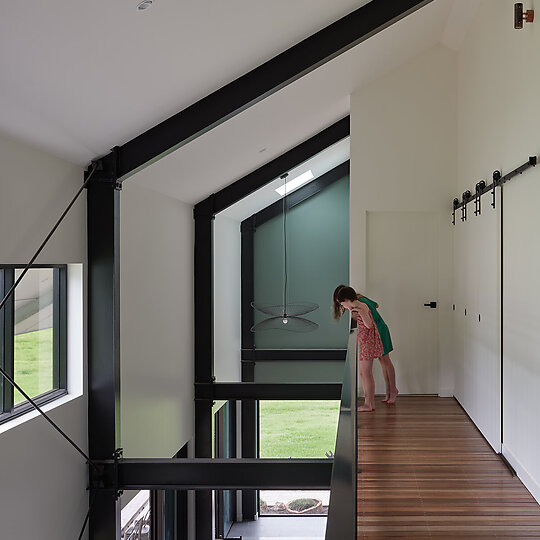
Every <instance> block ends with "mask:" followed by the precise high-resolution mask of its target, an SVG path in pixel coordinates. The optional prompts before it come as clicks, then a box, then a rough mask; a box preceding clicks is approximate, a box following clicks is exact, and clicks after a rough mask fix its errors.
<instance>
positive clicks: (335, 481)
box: [325, 329, 358, 540]
mask: <svg viewBox="0 0 540 540" xmlns="http://www.w3.org/2000/svg"><path fill="white" fill-rule="evenodd" d="M357 344H358V338H357V330H356V329H353V330H351V331H350V334H349V343H348V347H347V358H346V361H345V371H344V375H343V387H342V390H341V406H340V410H339V423H338V431H337V438H336V451H335V454H334V466H333V469H332V482H331V491H330V505H329V507H328V521H327V522H326V536H325V538H326V540H356V484H357V478H358V466H357V454H356V452H357V444H356V440H357V428H356V410H357V406H356V404H357V389H356V377H357V365H358V363H357V361H356V360H357V347H358V345H357Z"/></svg>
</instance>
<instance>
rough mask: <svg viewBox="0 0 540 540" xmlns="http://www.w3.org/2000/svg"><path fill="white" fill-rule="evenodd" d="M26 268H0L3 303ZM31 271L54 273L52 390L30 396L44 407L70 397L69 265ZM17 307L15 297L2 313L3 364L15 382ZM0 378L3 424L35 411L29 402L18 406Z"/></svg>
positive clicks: (0, 359)
mask: <svg viewBox="0 0 540 540" xmlns="http://www.w3.org/2000/svg"><path fill="white" fill-rule="evenodd" d="M24 268H25V266H24V265H14V264H0V299H3V298H4V297H5V295H6V293H7V292H8V291H9V290H10V288H11V287H12V286H13V283H14V282H15V271H16V270H22V269H24ZM30 268H31V269H41V268H52V269H53V384H52V386H53V387H52V389H51V390H48V391H47V392H44V393H43V394H40V395H38V396H36V397H32V396H31V397H32V400H33V401H34V402H35V403H36V404H37V405H39V406H41V405H45V404H46V403H50V402H51V401H54V400H56V399H58V398H59V397H62V396H64V395H66V394H67V265H66V264H58V265H51V264H49V265H44V264H36V265H32V266H31V267H30ZM14 306H15V293H13V294H12V295H11V296H10V298H9V299H8V301H7V302H6V304H5V306H4V307H3V308H2V309H1V310H0V363H1V365H2V368H3V369H4V371H6V373H8V375H10V376H11V377H12V378H14V367H15V366H14V365H15V340H14V336H15V316H14V315H15V307H14ZM0 378H1V381H0V424H3V423H5V422H8V421H9V420H13V419H14V418H18V417H19V416H22V415H23V414H26V413H27V412H30V411H32V410H34V407H33V405H32V404H31V403H30V402H29V401H28V400H25V401H23V402H21V403H18V404H17V405H15V404H14V394H15V393H14V389H13V386H12V385H11V383H9V382H8V381H7V380H6V379H5V378H4V377H2V376H1V375H0ZM23 390H24V387H23Z"/></svg>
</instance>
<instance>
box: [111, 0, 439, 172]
mask: <svg viewBox="0 0 540 540" xmlns="http://www.w3.org/2000/svg"><path fill="white" fill-rule="evenodd" d="M431 1H433V0H392V1H389V0H372V1H371V2H368V3H367V4H365V5H364V6H362V7H360V8H358V9H357V10H355V11H353V12H352V13H349V14H348V15H346V16H345V17H342V18H341V19H339V20H338V21H336V22H335V23H333V24H331V25H329V26H327V27H326V28H324V29H322V30H320V31H319V32H316V33H315V34H313V35H311V36H309V37H308V38H306V39H304V40H303V41H301V42H300V43H297V44H296V45H294V46H293V47H291V48H289V49H287V50H286V51H284V52H282V53H281V54H279V55H277V56H275V57H274V58H272V59H271V60H268V61H267V62H265V63H264V64H262V65H260V66H258V67H257V68H255V69H253V70H251V71H249V72H248V73H246V74H245V75H242V76H241V77H239V78H238V79H236V80H234V81H232V82H230V83H229V84H227V85H225V86H223V87H222V88H220V89H219V90H216V91H215V92H213V93H211V94H209V95H208V96H206V97H204V98H203V99H201V100H199V101H197V102H196V103H194V104H192V105H190V106H189V107H187V108H186V109H184V110H182V111H180V112H179V113H177V114H175V115H174V116H171V117H170V118H168V119H167V120H165V121H163V122H161V123H160V124H158V125H156V126H154V127H153V128H151V129H149V130H148V131H146V132H145V133H143V134H141V135H139V136H138V137H136V138H134V139H132V140H131V141H129V142H127V143H126V144H124V145H123V146H122V147H120V152H119V158H120V159H119V169H118V170H119V176H121V177H123V176H126V175H129V174H132V173H134V172H135V171H136V170H137V169H139V168H142V167H143V166H145V165H147V164H148V163H150V162H152V161H155V160H157V159H159V158H160V157H162V156H164V155H166V154H168V153H170V152H172V151H174V150H176V149H177V148H180V147H181V146H183V145H185V144H187V143H188V142H190V141H192V140H194V139H195V138H197V137H199V136H201V135H203V134H204V133H207V132H208V131H210V130H211V129H213V128H215V127H216V126H218V125H220V124H222V123H223V122H225V121H226V120H228V119H230V118H232V117H234V116H235V115H237V114H239V113H240V112H242V111H244V110H245V109H247V108H248V107H251V106H252V105H254V104H256V103H258V102H260V101H262V100H263V99H264V98H266V97H268V96H270V95H272V94H274V93H275V92H277V91H279V90H280V89H282V88H284V87H285V86H287V85H289V84H291V83H293V82H294V81H296V80H298V79H299V78H301V77H303V76H304V75H306V74H308V73H310V72H311V71H313V70H315V69H317V68H318V67H320V66H322V65H323V64H325V63H327V62H329V61H330V60H332V59H334V58H336V57H337V56H339V55H340V54H342V53H344V52H346V51H348V50H349V49H351V48H352V47H354V46H356V45H358V44H359V43H361V42H362V41H365V40H366V39H368V38H370V37H372V36H373V35H375V34H377V33H378V32H381V31H382V30H384V29H385V28H387V27H388V26H390V25H392V24H393V23H395V22H397V21H399V20H400V19H402V18H404V17H406V16H407V15H409V14H410V13H412V12H414V11H416V10H417V9H419V8H421V7H423V6H425V5H426V4H428V3H430V2H431ZM108 157H109V156H107V157H106V158H105V159H107V158H108Z"/></svg>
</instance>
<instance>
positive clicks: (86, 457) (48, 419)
mask: <svg viewBox="0 0 540 540" xmlns="http://www.w3.org/2000/svg"><path fill="white" fill-rule="evenodd" d="M96 168H97V164H94V168H93V169H92V171H91V172H90V174H89V175H88V178H87V179H86V180H85V181H84V183H83V185H82V186H81V188H80V189H79V191H77V193H76V195H75V197H73V199H72V200H71V202H70V203H69V205H68V207H67V208H66V209H65V211H64V212H63V214H62V215H61V216H60V219H59V220H58V221H57V222H56V224H55V225H54V227H53V228H52V230H51V232H50V233H49V234H48V235H47V237H46V238H45V240H43V242H42V243H41V245H40V246H39V248H38V250H37V251H36V253H35V254H34V256H33V257H32V259H31V260H30V262H29V263H28V264H27V265H26V267H25V268H24V270H23V272H22V273H21V275H20V276H19V278H18V279H17V281H16V282H15V283H14V284H13V286H12V287H11V289H9V291H8V292H7V294H6V295H5V296H4V299H3V300H2V302H0V310H1V309H2V308H3V307H4V306H5V305H6V302H7V301H8V300H9V297H10V296H11V295H12V294H13V292H14V291H15V289H16V288H17V285H18V284H19V283H20V282H21V280H22V279H23V277H24V276H25V274H26V273H27V272H28V270H29V269H30V267H31V266H32V264H33V262H34V261H35V260H36V259H37V257H38V256H39V254H40V253H41V252H42V251H43V248H44V247H45V246H46V244H47V242H48V241H49V240H50V238H51V236H52V235H53V234H54V233H55V232H56V229H58V227H59V225H60V223H62V221H63V220H64V218H65V217H66V215H67V213H68V212H69V211H70V210H71V207H72V206H73V205H74V204H75V201H76V200H77V199H78V198H79V195H80V194H81V193H82V191H83V189H84V188H85V187H86V186H87V185H88V182H90V180H91V178H92V175H93V174H94V172H95V170H96ZM0 374H1V375H2V376H3V377H4V378H5V379H6V380H7V381H8V382H9V383H10V384H11V385H12V386H13V387H15V388H16V389H17V390H18V391H19V392H20V393H21V394H22V395H23V396H24V397H25V398H26V399H27V400H28V402H29V403H30V404H31V405H32V406H33V407H34V408H35V409H36V410H37V411H38V412H39V413H40V414H41V415H42V416H43V417H44V418H45V419H46V420H47V422H49V424H51V426H53V427H54V429H56V431H58V433H60V435H62V437H64V439H66V441H68V442H69V444H71V446H73V448H75V450H77V452H79V454H81V456H83V457H84V459H85V460H86V461H87V462H88V463H89V464H90V465H92V466H94V467H95V466H96V465H95V464H94V463H93V462H92V460H91V459H90V458H89V457H88V456H87V455H86V454H85V453H84V452H83V450H81V448H80V447H79V446H78V445H77V444H76V443H75V442H74V441H73V440H72V439H70V438H69V437H68V436H67V435H66V434H65V433H64V432H63V431H62V430H61V429H60V428H59V427H58V426H57V425H56V424H55V423H54V422H53V421H52V420H51V419H50V418H49V416H48V415H47V414H45V413H44V412H43V410H42V409H41V408H40V407H39V405H38V404H37V403H36V402H35V401H34V400H33V399H32V398H31V397H30V396H29V395H28V394H27V393H26V392H25V391H24V390H23V389H22V388H21V387H20V386H19V385H18V384H17V383H16V382H15V381H14V380H13V379H12V378H11V376H10V375H8V374H7V373H6V372H5V371H4V369H3V368H2V367H0Z"/></svg>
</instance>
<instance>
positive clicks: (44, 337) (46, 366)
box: [15, 328, 53, 404]
mask: <svg viewBox="0 0 540 540" xmlns="http://www.w3.org/2000/svg"><path fill="white" fill-rule="evenodd" d="M52 338H53V335H52V328H47V329H45V330H38V331H36V332H28V333H27V334H20V335H18V336H15V382H16V383H17V384H18V385H19V386H21V387H22V389H23V390H24V391H25V392H26V393H27V394H28V395H29V396H30V397H31V398H33V397H35V396H39V395H40V394H43V392H47V391H48V390H51V389H52V375H53V369H52V366H53V351H52V347H53V339H52ZM21 401H24V397H23V396H22V394H20V392H19V391H18V390H15V404H17V403H20V402H21Z"/></svg>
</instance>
